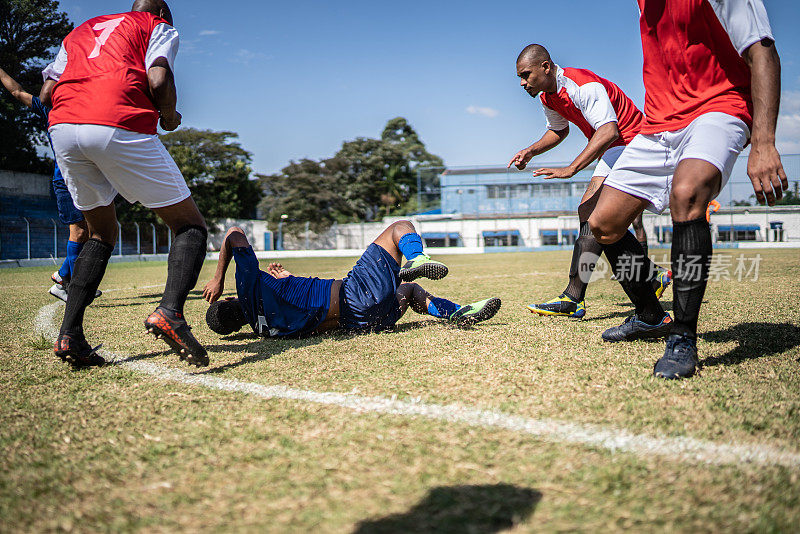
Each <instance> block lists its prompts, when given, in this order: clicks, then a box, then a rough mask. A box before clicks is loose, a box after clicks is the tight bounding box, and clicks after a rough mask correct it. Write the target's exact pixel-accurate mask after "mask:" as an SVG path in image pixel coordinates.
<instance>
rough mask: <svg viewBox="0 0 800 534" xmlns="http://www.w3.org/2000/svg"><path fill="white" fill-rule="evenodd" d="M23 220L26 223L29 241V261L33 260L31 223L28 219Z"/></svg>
mask: <svg viewBox="0 0 800 534" xmlns="http://www.w3.org/2000/svg"><path fill="white" fill-rule="evenodd" d="M22 220H23V221H25V233H26V235H27V239H28V259H31V222H30V221H29V220H28V219H27V217H23V218H22Z"/></svg>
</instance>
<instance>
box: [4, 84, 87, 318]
mask: <svg viewBox="0 0 800 534" xmlns="http://www.w3.org/2000/svg"><path fill="white" fill-rule="evenodd" d="M0 83H2V84H3V87H5V88H6V90H8V92H9V93H11V95H12V96H13V97H14V98H16V99H17V100H19V101H20V102H22V104H24V105H25V106H27V107H29V108H30V110H31V111H32V112H33V113H35V114H36V116H37V117H39V118H40V119H41V121H42V127H43V128H44V129H45V131H47V127H48V123H49V119H48V115H49V113H50V90H51V89H52V88H53V86H54V85H55V83H56V82H55V81H53V80H45V82H44V85H43V86H42V91H41V94H40V95H39V96H33V95H32V94H30V93H29V92H27V91H26V90H25V89H23V87H22V86H21V85H20V84H19V83H18V82H17V81H16V80H15V79H14V78H12V77H11V76H9V75H8V73H6V72H5V71H4V70H3V69H0ZM47 139H48V141H49V140H50V134H49V133H48V134H47ZM50 148H51V149H52V142H51V146H50ZM54 156H55V154H54ZM53 191H54V192H55V195H56V206H57V207H58V219H59V220H60V221H61V224H66V225H68V226H69V240H68V241H67V257H66V258H65V259H64V263H62V264H61V268H60V269H59V270H57V271H56V272H54V273H53V274H52V276H51V277H50V278H51V279H52V280H53V286H52V287H51V288H50V290H49V291H48V292H49V293H50V294H51V295H53V296H54V297H56V298H57V299H61V300H63V301H64V302H66V301H67V287H68V285H69V281H70V279H71V278H72V270H73V269H74V268H75V260H76V259H77V258H78V254H80V252H81V249H82V248H83V245H84V243H86V240H87V239H89V232H88V230H87V228H86V221H85V220H84V218H83V214H82V213H81V212H80V210H78V208H76V207H75V204H74V203H73V202H72V197H71V196H70V195H69V190H68V189H67V184H65V183H64V177H63V176H61V171H60V170H59V168H58V163H56V164H55V171H54V172H53ZM101 294H102V293H101V291H99V290H98V291H96V292H95V297H99V296H100V295H101Z"/></svg>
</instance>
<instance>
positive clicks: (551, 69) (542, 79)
mask: <svg viewBox="0 0 800 534" xmlns="http://www.w3.org/2000/svg"><path fill="white" fill-rule="evenodd" d="M517 76H519V78H520V85H521V86H522V88H523V89H525V92H527V93H528V94H529V95H531V96H532V97H536V96H537V95H538V94H539V93H541V92H542V91H545V92H548V93H552V92H555V90H556V87H557V86H558V85H557V84H556V67H555V65H553V60H551V59H550V54H549V53H548V52H547V49H546V48H545V47H543V46H542V45H538V44H529V45H528V46H526V47H525V48H523V49H522V52H520V53H519V56H517Z"/></svg>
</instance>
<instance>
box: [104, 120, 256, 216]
mask: <svg viewBox="0 0 800 534" xmlns="http://www.w3.org/2000/svg"><path fill="white" fill-rule="evenodd" d="M238 137H239V135H238V134H236V133H234V132H214V131H211V130H197V129H195V128H181V129H180V130H176V131H174V132H170V133H167V134H164V135H162V136H161V141H162V142H163V143H164V146H165V147H166V148H167V151H168V152H169V153H170V155H171V156H172V158H173V159H174V160H175V163H176V164H177V165H178V168H179V169H180V170H181V173H183V177H184V178H185V179H186V183H187V184H188V186H189V189H190V190H191V191H192V196H193V197H194V200H195V202H197V207H198V208H200V213H202V214H203V215H204V216H205V217H206V218H208V219H217V218H226V217H231V218H235V219H252V218H254V217H255V215H256V208H257V206H258V202H259V201H260V200H261V196H262V195H263V191H262V189H261V186H260V185H259V183H258V181H257V180H251V179H250V175H251V173H252V170H251V169H250V162H251V160H252V154H251V153H250V152H248V151H247V150H245V149H244V148H242V146H241V145H240V144H239V142H238V141H236V139H238ZM118 211H119V212H120V219H121V220H133V221H152V220H153V219H154V217H153V216H152V212H151V211H150V210H148V209H147V208H144V207H143V206H141V205H139V204H135V205H130V204H127V203H126V202H125V203H122V204H121V205H119V207H118Z"/></svg>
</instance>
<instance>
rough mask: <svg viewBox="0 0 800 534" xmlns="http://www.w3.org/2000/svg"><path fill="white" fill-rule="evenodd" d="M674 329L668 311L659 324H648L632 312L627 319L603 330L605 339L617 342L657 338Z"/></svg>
mask: <svg viewBox="0 0 800 534" xmlns="http://www.w3.org/2000/svg"><path fill="white" fill-rule="evenodd" d="M671 330H672V317H670V316H669V314H668V313H665V314H664V318H663V319H661V322H660V323H658V324H647V323H645V322H644V321H642V320H640V319H639V318H638V317H637V316H636V314H635V313H634V314H631V315H629V316H628V317H627V319H625V321H624V322H623V323H622V324H621V325H619V326H614V327H611V328H609V329H608V330H606V331H605V332H603V341H608V342H610V343H616V342H617V341H633V340H635V339H655V338H659V337H664V336H667V335H669V333H670V331H671Z"/></svg>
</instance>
